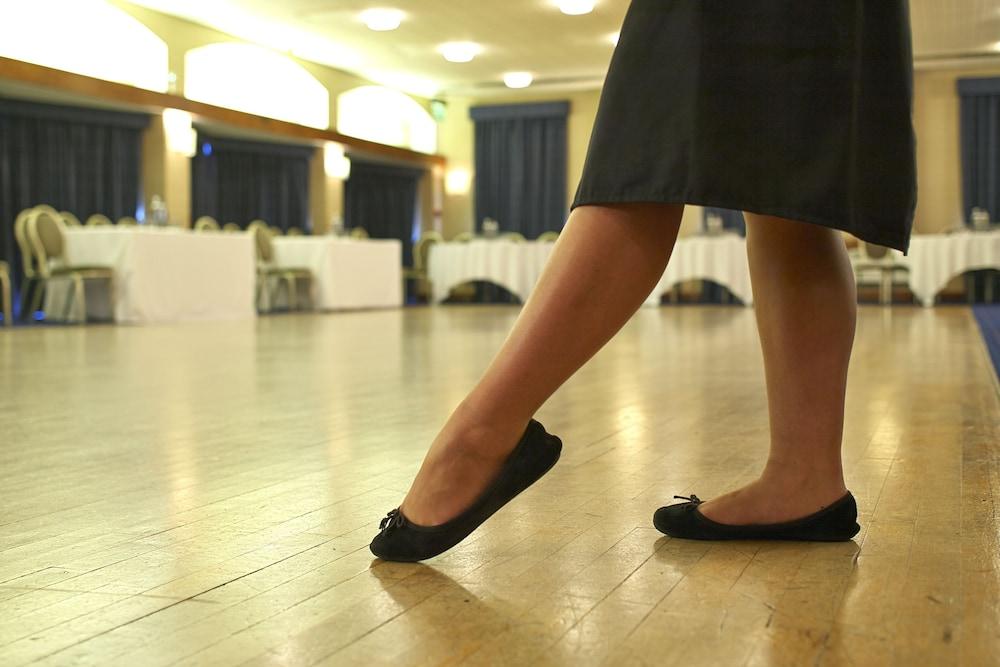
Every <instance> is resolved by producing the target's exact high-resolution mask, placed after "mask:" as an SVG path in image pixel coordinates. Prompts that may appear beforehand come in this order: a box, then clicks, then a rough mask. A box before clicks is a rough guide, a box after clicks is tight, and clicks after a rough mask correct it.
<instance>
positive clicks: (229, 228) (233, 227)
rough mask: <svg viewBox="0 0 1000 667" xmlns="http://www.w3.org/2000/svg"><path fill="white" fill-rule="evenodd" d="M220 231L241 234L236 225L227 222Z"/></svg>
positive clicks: (239, 228) (240, 229)
mask: <svg viewBox="0 0 1000 667" xmlns="http://www.w3.org/2000/svg"><path fill="white" fill-rule="evenodd" d="M222 231H224V232H231V233H235V232H242V231H243V228H242V227H240V226H239V225H237V224H236V223H235V222H227V223H226V224H224V225H222Z"/></svg>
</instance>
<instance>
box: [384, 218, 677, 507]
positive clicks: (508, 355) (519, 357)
mask: <svg viewBox="0 0 1000 667" xmlns="http://www.w3.org/2000/svg"><path fill="white" fill-rule="evenodd" d="M683 212H684V206H683V205H681V204H627V205H621V206H582V207H579V208H577V209H575V210H574V211H573V213H572V214H571V215H570V218H569V221H568V222H567V223H566V228H565V230H564V231H563V233H562V234H561V235H560V237H559V241H558V242H557V243H556V246H555V248H554V250H553V253H552V256H551V258H550V259H549V262H548V264H547V265H546V267H545V271H544V272H543V274H542V277H541V279H540V280H539V282H538V285H536V287H535V290H534V291H533V292H532V294H531V297H530V298H529V299H528V301H527V303H526V304H525V305H524V309H523V310H522V311H521V314H520V316H519V317H518V319H517V322H516V323H515V324H514V327H513V329H512V330H511V332H510V335H509V336H508V337H507V340H506V341H505V342H504V344H503V346H502V347H501V348H500V351H499V352H498V353H497V355H496V357H495V358H494V359H493V362H492V363H491V364H490V366H489V368H487V370H486V372H485V374H484V375H483V377H482V378H481V379H480V380H479V382H478V383H477V384H476V386H475V388H473V390H472V391H471V392H470V393H469V395H468V396H467V397H466V398H465V399H464V400H463V401H462V402H461V404H459V406H458V407H457V408H456V409H455V411H454V412H453V413H452V415H451V417H450V418H449V419H448V421H447V423H446V424H445V426H444V428H443V429H442V430H441V432H440V433H439V434H438V436H437V438H435V440H434V442H433V444H432V445H431V448H430V451H428V453H427V456H426V458H425V459H424V462H423V465H422V466H421V467H420V471H419V472H418V473H417V477H416V479H415V480H414V481H413V485H412V486H411V487H410V491H409V493H408V494H407V495H406V499H405V500H404V501H403V506H402V509H403V513H404V514H405V515H406V516H407V517H408V518H409V519H410V520H411V521H413V522H415V523H417V524H421V525H438V524H441V523H444V522H445V521H447V520H449V519H452V518H454V517H455V516H457V515H458V514H460V513H461V512H462V511H463V510H465V509H466V508H467V507H468V506H469V505H471V504H472V502H473V501H474V500H475V499H476V497H477V496H478V495H479V494H480V493H482V491H483V490H484V489H485V488H486V486H487V485H488V484H489V483H490V481H491V480H492V479H493V478H494V477H495V475H496V473H497V471H498V470H499V469H500V467H501V465H502V464H503V461H504V459H505V458H506V456H507V455H508V454H509V453H510V451H511V450H512V449H513V448H514V445H516V444H517V441H518V440H519V439H520V437H521V434H522V433H523V432H524V429H525V427H526V426H527V424H528V421H529V420H530V419H531V417H532V415H534V414H535V412H536V411H537V410H538V409H539V408H540V407H541V406H542V404H543V403H544V402H545V401H546V399H548V397H549V396H551V395H552V394H553V393H554V392H555V390H556V389H558V388H559V387H560V386H561V385H562V384H563V383H564V382H565V381H566V380H567V379H569V377H570V376H571V375H573V373H575V372H576V371H577V369H579V368H580V367H581V366H583V364H584V363H586V362H587V360H588V359H590V358H591V357H592V356H593V355H594V354H595V353H596V352H597V351H598V350H599V349H601V347H603V346H604V344H605V343H607V342H608V341H609V340H610V339H611V337H612V336H614V335H615V333H616V332H617V331H618V330H619V329H620V328H621V327H622V326H623V325H624V324H625V323H626V322H627V321H628V319H629V318H630V317H631V316H632V314H633V313H634V312H635V311H636V310H637V309H638V308H639V306H641V305H642V302H643V301H644V300H645V299H646V297H647V296H649V293H650V291H651V290H652V289H653V287H655V286H656V283H657V282H658V281H659V279H660V276H661V275H662V274H663V270H664V268H665V267H666V265H667V260H669V258H670V252H671V251H672V250H673V247H674V241H675V240H676V239H677V232H678V229H679V228H680V221H681V216H682V214H683Z"/></svg>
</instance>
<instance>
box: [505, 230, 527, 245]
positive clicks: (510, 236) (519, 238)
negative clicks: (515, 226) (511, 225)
mask: <svg viewBox="0 0 1000 667" xmlns="http://www.w3.org/2000/svg"><path fill="white" fill-rule="evenodd" d="M500 238H501V239H503V240H504V241H513V242H514V243H524V242H525V241H527V240H528V239H526V238H524V234H521V233H520V232H504V233H503V234H501V235H500Z"/></svg>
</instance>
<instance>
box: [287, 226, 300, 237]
mask: <svg viewBox="0 0 1000 667" xmlns="http://www.w3.org/2000/svg"><path fill="white" fill-rule="evenodd" d="M288 235H289V236H302V230H301V229H300V228H299V227H289V228H288Z"/></svg>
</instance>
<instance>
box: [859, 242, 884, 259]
mask: <svg viewBox="0 0 1000 667" xmlns="http://www.w3.org/2000/svg"><path fill="white" fill-rule="evenodd" d="M861 252H862V254H863V255H864V257H866V258H867V259H874V260H883V259H886V258H887V257H888V256H889V249H888V248H886V247H885V246H881V245H875V244H874V243H868V242H867V241H862V242H861Z"/></svg>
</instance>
